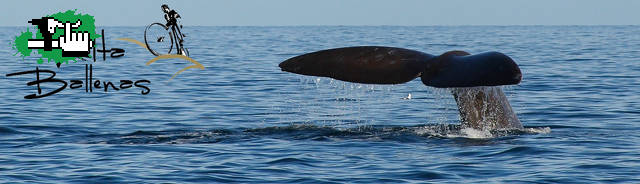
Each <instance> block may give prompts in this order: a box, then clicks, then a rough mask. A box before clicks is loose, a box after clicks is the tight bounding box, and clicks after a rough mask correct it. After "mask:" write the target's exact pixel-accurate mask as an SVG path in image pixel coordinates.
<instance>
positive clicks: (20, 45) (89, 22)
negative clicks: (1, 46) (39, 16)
mask: <svg viewBox="0 0 640 184" xmlns="http://www.w3.org/2000/svg"><path fill="white" fill-rule="evenodd" d="M45 17H50V18H53V19H54V20H57V21H60V22H76V21H78V20H79V21H81V23H82V24H80V26H78V27H77V28H75V29H74V31H76V32H85V33H89V38H90V40H91V41H92V42H91V43H93V45H91V47H93V46H94V45H95V39H96V38H100V37H101V35H98V34H96V32H95V30H96V26H95V19H94V18H93V16H91V15H88V14H80V13H76V10H67V11H66V12H59V13H55V14H52V15H47V16H45ZM34 28H35V29H33V30H35V32H36V33H35V39H43V38H44V37H43V35H42V33H41V32H40V31H39V30H43V29H42V28H41V29H38V27H37V26H34ZM53 29H55V33H54V34H53V36H52V39H54V40H57V39H59V38H60V36H63V35H64V34H65V30H64V29H63V28H61V27H55V28H53ZM29 39H34V33H33V32H31V29H29V28H27V31H26V32H22V33H20V35H19V36H16V37H15V39H14V41H13V45H12V48H13V49H14V50H16V53H15V54H14V56H15V55H20V56H21V57H22V60H24V58H25V57H27V56H31V54H32V53H33V52H34V50H35V52H37V53H38V54H39V55H40V58H39V59H38V64H42V63H44V60H45V59H46V60H47V62H48V63H50V62H54V63H56V64H57V65H58V67H59V66H60V64H62V63H65V64H69V61H73V62H74V63H75V62H78V60H79V59H80V58H81V57H63V56H62V50H61V49H50V50H45V49H30V48H29V47H28V41H29ZM89 57H93V56H91V55H89Z"/></svg>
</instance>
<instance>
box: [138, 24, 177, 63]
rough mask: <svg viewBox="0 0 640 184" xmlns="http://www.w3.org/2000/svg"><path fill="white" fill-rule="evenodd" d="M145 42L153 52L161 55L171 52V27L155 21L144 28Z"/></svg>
mask: <svg viewBox="0 0 640 184" xmlns="http://www.w3.org/2000/svg"><path fill="white" fill-rule="evenodd" d="M144 43H145V44H146V45H147V49H148V50H149V52H151V54H153V55H156V56H159V55H162V54H169V53H171V49H173V37H172V36H171V32H169V28H168V27H167V26H165V25H164V24H161V23H153V24H151V25H149V26H147V28H146V29H145V30H144Z"/></svg>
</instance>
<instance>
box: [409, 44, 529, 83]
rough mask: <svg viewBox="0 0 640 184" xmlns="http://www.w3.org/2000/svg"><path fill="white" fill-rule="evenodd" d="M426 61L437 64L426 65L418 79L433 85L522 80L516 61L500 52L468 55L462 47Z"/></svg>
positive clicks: (515, 81)
mask: <svg viewBox="0 0 640 184" xmlns="http://www.w3.org/2000/svg"><path fill="white" fill-rule="evenodd" d="M429 62H433V63H438V64H437V65H435V66H434V67H427V68H425V71H424V72H423V74H422V76H421V79H422V83H424V85H427V86H432V87H439V88H450V87H475V86H501V85H513V84H518V83H520V80H522V73H521V72H520V68H519V67H518V65H517V64H516V63H515V62H514V61H513V59H511V58H510V57H509V56H506V55H504V54H502V53H499V52H485V53H480V54H475V55H470V54H469V53H467V52H464V51H450V52H446V53H444V54H442V55H440V56H438V57H436V58H434V59H433V61H429Z"/></svg>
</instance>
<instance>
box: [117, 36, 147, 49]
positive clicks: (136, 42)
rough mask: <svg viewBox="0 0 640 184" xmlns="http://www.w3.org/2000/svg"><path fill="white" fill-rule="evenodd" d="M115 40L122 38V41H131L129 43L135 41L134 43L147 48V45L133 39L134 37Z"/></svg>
mask: <svg viewBox="0 0 640 184" xmlns="http://www.w3.org/2000/svg"><path fill="white" fill-rule="evenodd" d="M116 40H122V41H128V42H131V43H135V44H138V45H140V46H142V47H144V48H145V49H147V45H145V44H144V43H142V42H140V41H138V40H134V39H131V38H118V39H116Z"/></svg>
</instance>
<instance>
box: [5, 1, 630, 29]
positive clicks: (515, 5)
mask: <svg viewBox="0 0 640 184" xmlns="http://www.w3.org/2000/svg"><path fill="white" fill-rule="evenodd" d="M163 3H166V4H169V6H170V7H171V8H175V9H176V10H177V11H178V13H180V15H182V18H183V20H182V23H183V24H184V25H205V26H228V25H238V26H245V25H254V26H281V25H406V26H414V25H640V0H482V1H481V0H314V1H311V0H224V1H221V0H192V1H189V0H182V1H149V0H108V1H92V0H65V1H54V0H50V1H34V0H16V1H14V0H11V1H2V7H0V10H2V11H0V26H24V25H27V21H28V20H30V19H32V18H39V17H40V16H44V15H47V14H52V13H56V12H60V11H64V10H68V9H78V10H79V12H82V13H88V14H91V15H93V16H95V18H96V25H98V26H103V25H108V26H114V25H124V26H144V25H148V24H149V23H151V22H157V21H161V20H163V19H162V12H161V10H160V5H162V4H163Z"/></svg>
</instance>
